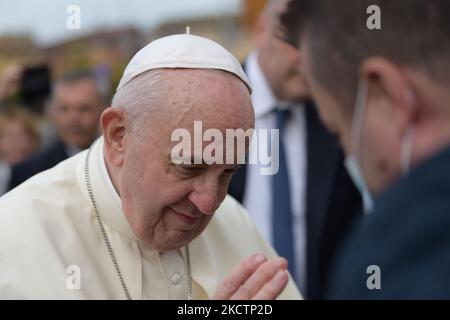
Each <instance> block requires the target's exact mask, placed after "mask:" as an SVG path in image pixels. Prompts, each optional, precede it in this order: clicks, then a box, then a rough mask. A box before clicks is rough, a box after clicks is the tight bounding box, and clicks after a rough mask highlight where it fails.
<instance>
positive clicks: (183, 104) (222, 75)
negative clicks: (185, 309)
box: [0, 34, 301, 299]
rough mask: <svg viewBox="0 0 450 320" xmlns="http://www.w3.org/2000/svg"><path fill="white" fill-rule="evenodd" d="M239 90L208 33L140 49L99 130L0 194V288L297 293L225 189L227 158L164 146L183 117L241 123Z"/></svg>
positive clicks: (128, 295) (193, 295)
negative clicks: (182, 157)
mask: <svg viewBox="0 0 450 320" xmlns="http://www.w3.org/2000/svg"><path fill="white" fill-rule="evenodd" d="M250 91H251V87H250V84H249V82H248V79H247V77H246V76H245V74H244V72H243V70H242V68H241V66H240V64H239V63H238V61H237V60H236V59H235V58H234V57H233V56H232V55H231V54H230V53H229V52H228V51H226V50H225V49H224V48H222V47H221V46H220V45H218V44H217V43H215V42H213V41H211V40H208V39H205V38H202V37H197V36H193V35H188V34H186V35H174V36H169V37H165V38H161V39H158V40H156V41H153V42H151V43H150V44H148V45H147V46H146V47H144V48H143V49H141V50H140V51H139V52H138V53H137V54H136V55H135V56H134V57H133V58H132V60H131V61H130V63H129V65H128V66H127V68H126V69H125V72H124V74H123V77H122V79H121V81H120V83H119V86H118V88H117V91H116V93H115V95H114V98H113V101H112V106H111V107H110V108H107V109H106V110H105V111H104V112H103V114H102V117H101V127H102V130H103V135H102V137H100V138H99V139H98V140H97V141H96V142H95V143H94V144H93V145H92V146H91V148H90V149H89V150H86V151H84V152H81V153H79V154H77V155H75V156H74V157H72V158H69V159H68V160H66V161H64V162H62V163H60V164H59V165H57V166H56V167H54V168H52V169H50V170H47V171H45V172H42V173H40V174H38V175H36V176H34V177H32V178H31V179H29V180H28V181H26V182H24V183H23V184H21V185H20V186H18V187H17V188H15V189H14V190H12V191H11V192H9V193H7V194H6V195H4V196H3V197H2V198H0V298H1V299H275V298H279V299H300V298H301V295H300V293H299V292H298V290H297V288H296V287H295V285H294V284H293V282H292V281H291V280H290V277H289V274H288V272H287V262H286V260H285V259H283V258H279V257H277V256H276V254H275V252H274V251H273V250H272V248H271V247H270V246H269V245H268V244H267V243H266V242H265V241H264V240H263V239H262V238H261V237H260V235H259V234H258V232H257V230H256V229H255V227H254V225H253V224H252V222H251V221H250V220H249V218H248V216H247V214H246V212H245V211H244V209H243V208H242V207H241V206H240V205H239V204H238V203H237V202H236V201H235V200H234V199H232V198H231V197H229V196H227V195H226V192H227V189H228V184H229V181H230V178H231V176H232V174H233V172H234V171H235V170H236V168H237V164H235V163H232V164H230V163H226V164H220V163H215V164H206V163H205V161H199V162H197V161H195V162H194V163H193V164H186V163H181V164H175V163H174V161H172V158H171V150H172V148H173V146H174V142H173V141H172V139H171V134H172V132H173V131H174V130H176V129H179V128H184V129H186V130H188V131H190V132H191V131H192V130H193V129H192V128H193V123H194V121H202V125H203V128H204V129H208V128H215V129H218V130H220V132H225V130H226V129H230V128H231V129H243V130H247V129H249V128H252V127H253V123H254V116H253V108H252V105H251V100H250ZM201 143H202V142H201ZM225 152H227V149H226V148H225ZM194 155H195V156H197V155H198V154H195V151H194ZM237 156H238V155H236V158H237ZM203 160H204V159H203Z"/></svg>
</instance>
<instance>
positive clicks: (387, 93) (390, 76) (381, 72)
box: [361, 58, 417, 136]
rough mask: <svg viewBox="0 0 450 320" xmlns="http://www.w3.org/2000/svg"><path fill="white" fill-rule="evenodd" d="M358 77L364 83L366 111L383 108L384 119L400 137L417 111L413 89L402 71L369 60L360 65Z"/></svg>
mask: <svg viewBox="0 0 450 320" xmlns="http://www.w3.org/2000/svg"><path fill="white" fill-rule="evenodd" d="M361 76H362V78H363V79H364V80H365V81H366V82H367V84H368V96H367V108H370V107H371V106H373V107H374V108H379V109H381V108H384V110H381V111H383V112H385V115H384V116H386V117H390V121H389V122H391V123H395V124H396V127H397V128H398V134H400V136H403V135H404V134H405V131H406V130H407V129H408V127H409V125H410V123H411V122H413V121H414V120H415V119H414V118H415V116H416V112H417V107H416V98H415V91H414V86H413V83H412V82H411V81H409V79H408V77H407V76H406V74H405V71H404V70H403V69H402V68H401V67H400V66H398V65H396V64H393V63H392V62H390V61H388V60H386V59H383V58H369V59H367V60H365V61H364V62H363V64H362V67H361ZM378 111H380V110H378ZM387 119H388V118H387ZM389 122H387V123H389Z"/></svg>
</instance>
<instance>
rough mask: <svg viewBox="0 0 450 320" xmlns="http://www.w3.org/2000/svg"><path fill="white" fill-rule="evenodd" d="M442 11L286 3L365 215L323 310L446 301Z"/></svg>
mask: <svg viewBox="0 0 450 320" xmlns="http://www.w3.org/2000/svg"><path fill="white" fill-rule="evenodd" d="M373 5H375V6H376V7H373ZM371 6H372V7H371ZM374 8H375V11H377V10H380V12H381V20H380V23H381V24H380V27H381V29H379V30H373V28H370V23H368V21H369V19H373V18H374V17H373V16H372V17H371V16H370V14H368V13H367V12H373V11H372V10H373V9H374ZM449 10H450V3H449V2H448V1H445V0H429V1H422V0H411V1H402V0H378V1H365V0H350V1H345V3H342V2H337V1H334V0H323V1H310V0H293V1H292V2H291V3H290V4H289V7H288V9H287V11H286V13H285V14H284V16H283V17H282V20H283V24H284V31H285V32H286V35H287V36H288V37H289V40H291V41H294V42H299V44H300V47H301V48H302V50H303V52H304V60H303V61H302V63H301V67H302V68H303V70H304V72H305V75H306V77H307V81H308V84H309V87H310V90H311V92H312V95H313V96H314V98H315V100H316V101H317V103H318V105H319V106H318V107H319V113H320V116H321V118H322V120H323V122H324V123H325V124H326V125H327V127H328V128H329V129H330V130H333V131H334V132H335V133H337V134H338V135H339V138H340V141H341V144H342V145H343V147H344V149H345V150H346V153H347V156H348V158H347V163H348V167H349V171H350V172H351V173H352V176H353V177H354V180H355V183H356V184H357V185H358V186H359V188H360V191H361V192H362V193H363V197H364V199H365V210H366V212H367V213H368V215H366V216H365V217H364V218H363V219H362V220H361V221H359V222H358V223H357V224H356V225H355V226H354V229H353V232H352V234H351V236H350V237H349V238H348V239H347V241H346V244H345V245H344V246H343V247H342V250H341V254H340V255H339V257H338V259H336V263H335V268H334V275H333V280H332V281H330V283H329V286H328V296H329V297H330V298H447V299H448V298H450V287H449V286H448V284H449V283H450V273H449V272H448V270H449V269H450V233H449V231H448V230H449V229H450V214H449V212H450V200H449V199H450V197H449V190H450V166H449V163H450V108H449V106H450V93H449V92H450V90H449V89H450V77H449V72H448V70H450V40H449V37H448V36H449V34H450V22H449V19H448V17H447V13H448V12H449ZM375 19H376V17H375Z"/></svg>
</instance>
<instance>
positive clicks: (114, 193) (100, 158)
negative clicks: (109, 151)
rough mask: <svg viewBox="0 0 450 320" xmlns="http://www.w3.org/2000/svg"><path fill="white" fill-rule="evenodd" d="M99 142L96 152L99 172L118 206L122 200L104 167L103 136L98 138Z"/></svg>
mask: <svg viewBox="0 0 450 320" xmlns="http://www.w3.org/2000/svg"><path fill="white" fill-rule="evenodd" d="M99 144H100V145H99V148H98V153H99V155H98V161H99V165H100V171H101V174H102V176H103V178H104V180H105V181H106V185H107V186H108V189H109V192H110V193H111V195H112V196H113V198H114V201H115V203H116V204H117V205H118V206H122V201H121V200H120V196H119V194H118V193H117V190H116V188H115V187H114V184H113V183H112V180H111V177H110V176H109V172H108V169H107V167H106V161H105V156H104V154H103V148H104V140H103V137H102V138H101V139H100V141H99Z"/></svg>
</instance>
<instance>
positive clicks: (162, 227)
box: [120, 69, 253, 250]
mask: <svg viewBox="0 0 450 320" xmlns="http://www.w3.org/2000/svg"><path fill="white" fill-rule="evenodd" d="M167 72H168V73H169V78H170V79H167V82H166V83H165V85H164V92H162V98H161V105H160V106H157V108H156V109H158V110H156V111H154V112H151V113H152V115H150V117H149V118H151V119H148V121H147V122H146V125H145V128H142V131H141V132H139V133H131V134H127V138H126V140H127V142H126V147H125V154H124V163H123V167H122V169H121V172H120V192H121V198H122V203H123V208H124V212H125V214H126V216H127V219H128V221H129V223H130V225H131V227H132V229H133V230H134V232H135V233H136V235H137V236H138V237H139V238H140V239H142V240H143V241H144V242H145V243H147V244H148V245H150V246H151V247H153V248H156V249H157V250H170V249H175V248H180V247H182V246H184V245H186V244H188V243H189V242H190V241H191V240H192V239H194V238H195V237H197V236H198V235H199V234H200V233H201V232H202V231H203V230H204V229H205V227H206V226H207V224H208V222H209V221H210V219H211V217H212V215H213V214H214V212H215V210H216V209H217V208H218V207H219V205H220V203H221V202H222V201H223V200H224V198H225V196H226V193H227V189H228V184H229V182H230V179H231V176H232V174H233V173H234V171H235V169H236V168H237V164H236V162H235V163H232V164H213V165H206V164H199V165H196V164H191V165H187V164H182V165H175V164H174V163H173V161H172V159H171V152H172V148H173V147H174V145H175V144H176V143H175V142H173V141H171V135H172V132H173V131H174V130H176V129H180V128H184V129H187V130H189V132H190V133H191V136H192V139H194V130H193V128H194V121H202V126H203V132H204V131H205V130H207V129H209V128H217V129H219V130H220V131H221V132H222V133H223V136H224V137H225V129H238V128H242V129H244V130H247V129H249V128H252V127H253V108H252V106H251V101H250V95H249V92H248V90H247V88H246V87H245V85H244V83H243V82H242V81H240V80H239V79H238V78H236V77H235V76H233V75H231V74H228V73H226V72H222V71H217V72H211V71H208V70H198V69H197V70H186V69H184V70H180V69H178V70H168V71H167ZM200 139H201V138H200ZM207 144H208V143H203V148H204V147H205V146H206V145H207ZM192 145H194V143H193V142H192ZM226 152H227V151H226V150H225V149H223V153H224V157H225V156H226Z"/></svg>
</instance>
